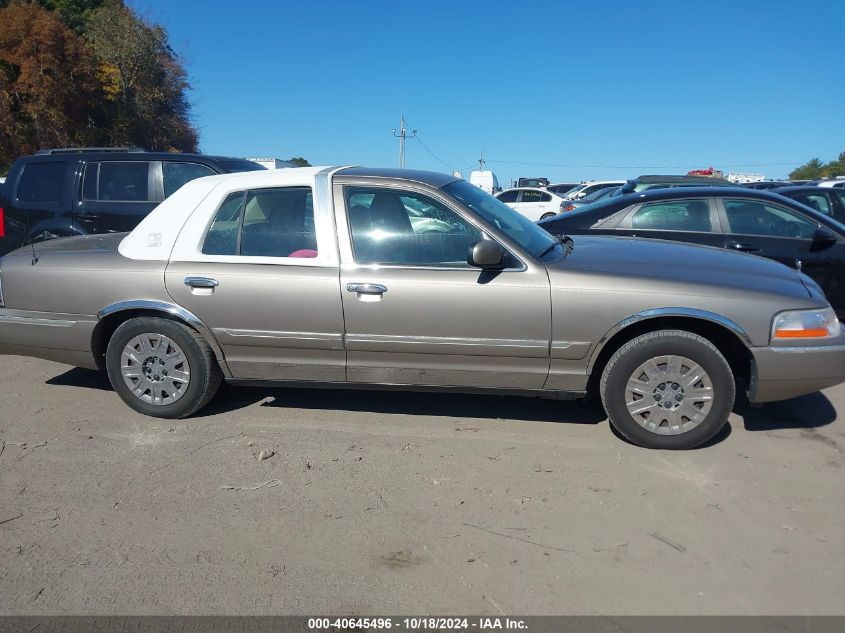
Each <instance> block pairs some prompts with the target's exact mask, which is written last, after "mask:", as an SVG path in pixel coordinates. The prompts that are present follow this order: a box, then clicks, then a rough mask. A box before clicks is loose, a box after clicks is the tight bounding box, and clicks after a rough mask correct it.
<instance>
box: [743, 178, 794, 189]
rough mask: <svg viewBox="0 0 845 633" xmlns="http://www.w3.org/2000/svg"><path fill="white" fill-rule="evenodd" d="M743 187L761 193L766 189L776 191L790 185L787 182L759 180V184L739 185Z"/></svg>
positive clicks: (745, 183)
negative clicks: (757, 190)
mask: <svg viewBox="0 0 845 633" xmlns="http://www.w3.org/2000/svg"><path fill="white" fill-rule="evenodd" d="M741 184H742V186H743V187H748V188H749V189H759V190H761V191H763V190H766V189H777V188H779V187H788V186H789V185H791V184H792V183H791V182H789V181H788V180H761V181H759V182H743V183H741Z"/></svg>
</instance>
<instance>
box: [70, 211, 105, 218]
mask: <svg viewBox="0 0 845 633" xmlns="http://www.w3.org/2000/svg"><path fill="white" fill-rule="evenodd" d="M76 217H78V218H79V219H80V220H96V219H97V218H98V217H100V216H99V215H97V214H96V213H91V212H90V211H86V212H85V213H79V214H78V215H77V216H76Z"/></svg>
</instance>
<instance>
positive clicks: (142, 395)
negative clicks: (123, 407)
mask: <svg viewBox="0 0 845 633" xmlns="http://www.w3.org/2000/svg"><path fill="white" fill-rule="evenodd" d="M120 373H121V374H122V375H123V381H124V382H125V383H126V386H127V387H129V389H130V390H131V391H132V393H134V394H135V396H136V397H137V398H138V399H139V400H142V401H143V402H147V403H149V404H153V405H167V404H173V403H174V402H176V401H177V400H179V398H181V397H182V396H183V395H185V391H186V390H187V389H188V385H189V384H190V382H191V367H190V365H189V364H188V359H187V358H186V357H185V353H184V352H183V351H182V349H181V348H180V347H179V346H178V345H177V344H176V343H174V342H173V341H172V340H170V339H169V338H167V337H166V336H163V335H161V334H153V333H145V334H139V335H138V336H136V337H135V338H133V339H132V340H130V341H129V342H128V343H127V344H126V347H124V348H123V352H122V353H121V355H120Z"/></svg>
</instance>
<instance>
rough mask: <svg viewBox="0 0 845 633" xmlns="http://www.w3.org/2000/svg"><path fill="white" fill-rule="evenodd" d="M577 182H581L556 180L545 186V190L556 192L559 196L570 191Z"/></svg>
mask: <svg viewBox="0 0 845 633" xmlns="http://www.w3.org/2000/svg"><path fill="white" fill-rule="evenodd" d="M579 184H581V183H578V182H557V183H555V184H553V185H548V186H547V187H546V191H550V192H551V193H554V194H557V195H559V196H563V194H565V193H568V192H570V191H572V190H573V189H575V187H577V186H578V185H579Z"/></svg>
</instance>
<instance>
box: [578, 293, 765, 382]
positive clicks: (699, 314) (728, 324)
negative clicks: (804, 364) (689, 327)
mask: <svg viewBox="0 0 845 633" xmlns="http://www.w3.org/2000/svg"><path fill="white" fill-rule="evenodd" d="M658 317H681V318H690V319H698V320H699V321H710V322H711V323H715V324H716V325H721V326H722V327H724V328H725V329H727V330H729V331H731V332H732V333H733V334H735V335H736V336H737V338H739V340H740V341H742V343H743V345H745V346H746V347H747V348H751V347H753V346H754V344H753V343H752V341H751V337H750V336H749V335H748V332H746V331H745V330H744V329H743V328H742V327H741V326H739V325H738V324H737V323H736V322H734V321H732V320H731V319H729V318H727V317H724V316H722V315H721V314H717V313H715V312H709V311H707V310H698V309H696V308H652V309H650V310H643V311H642V312H637V313H636V314H632V315H631V316H629V317H625V318H624V319H622V320H621V321H619V323H617V324H616V325H614V326H613V327H612V328H610V329H609V330H608V331H607V332H606V333H605V335H604V336H602V337H601V339H599V342H598V343H597V344H596V347H595V349H594V350H593V352H592V354H591V355H590V362H589V364H588V365H587V374H588V375H590V374H592V373H593V367H594V366H595V364H596V360H598V357H599V354H601V352H602V350H603V349H604V346H605V345H606V344H607V342H608V341H609V340H610V339H612V338H613V337H614V336H616V334H618V333H619V332H621V331H622V330H624V329H625V328H627V327H628V326H631V325H633V324H635V323H640V322H642V321H647V320H648V319H655V318H658Z"/></svg>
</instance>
